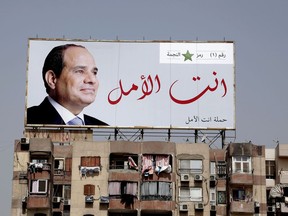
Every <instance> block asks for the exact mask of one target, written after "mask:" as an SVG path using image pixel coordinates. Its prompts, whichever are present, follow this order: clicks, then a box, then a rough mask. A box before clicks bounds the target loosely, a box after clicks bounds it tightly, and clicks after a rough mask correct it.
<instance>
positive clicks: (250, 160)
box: [11, 134, 288, 216]
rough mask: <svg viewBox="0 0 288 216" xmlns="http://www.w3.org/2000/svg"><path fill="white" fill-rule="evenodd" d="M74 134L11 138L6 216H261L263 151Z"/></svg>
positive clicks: (247, 146)
mask: <svg viewBox="0 0 288 216" xmlns="http://www.w3.org/2000/svg"><path fill="white" fill-rule="evenodd" d="M77 136H78V135H75V136H74V139H73V140H70V141H69V142H63V143H62V142H55V141H53V138H51V137H50V138H32V137H30V138H23V139H21V140H16V141H15V151H14V168H13V169H14V170H13V196H12V209H11V213H12V214H11V215H13V216H14V215H27V216H48V215H52V216H64V215H66V216H68V215H69V216H70V215H71V216H76V215H77V216H79V215H83V216H84V215H85V216H92V215H94V216H95V215H103V216H104V215H105V216H107V215H108V216H122V215H130V216H140V215H141V216H147V215H156V216H157V215H161V216H163V215H164V216H176V215H179V216H186V215H187V216H188V215H242V214H245V215H255V214H257V215H266V214H267V207H268V206H267V202H268V199H267V190H266V184H267V180H266V171H265V166H266V161H265V156H266V155H265V147H264V146H257V145H253V144H251V143H230V144H228V145H227V146H226V147H225V148H223V149H211V148H210V147H209V145H207V144H206V143H186V142H184V143H175V142H164V141H145V142H143V141H137V142H136V141H109V140H107V141H92V138H91V136H90V135H89V134H88V135H85V138H84V139H83V137H82V136H79V137H77ZM278 152H279V151H278ZM277 157H278V156H277ZM279 157H283V155H282V156H281V155H280V156H279ZM284 159H285V156H284ZM279 163H280V162H279ZM281 164H283V166H284V164H285V163H284V162H283V163H281ZM287 167H288V166H287ZM275 181H276V182H277V181H278V180H277V179H276V180H275ZM275 185H276V183H275ZM272 186H273V185H272ZM270 188H271V189H272V188H273V187H270ZM275 209H276V208H275ZM275 212H276V210H275Z"/></svg>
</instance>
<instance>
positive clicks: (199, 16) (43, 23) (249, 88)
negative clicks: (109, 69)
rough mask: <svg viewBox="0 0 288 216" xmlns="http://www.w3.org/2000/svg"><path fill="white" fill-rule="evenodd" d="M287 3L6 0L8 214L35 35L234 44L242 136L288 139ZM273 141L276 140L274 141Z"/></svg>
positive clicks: (1, 150)
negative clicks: (30, 46)
mask: <svg viewBox="0 0 288 216" xmlns="http://www.w3.org/2000/svg"><path fill="white" fill-rule="evenodd" d="M287 8H288V1H286V0H277V1H268V0H255V1H236V0H229V1H228V0H227V1H224V0H218V1H214V0H202V1H194V0H181V1H175V0H158V1H155V0H153V1H152V0H146V1H135V0H122V1H118V0H108V1H99V0H85V1H75V0H69V1H67V0H62V1H55V0H54V1H53V0H52V1H39V0H37V1H36V0H33V1H32V0H27V1H2V2H1V3H0V27H1V34H0V38H1V40H0V47H1V50H0V57H1V58H0V59H1V74H2V78H1V79H0V86H1V91H0V99H1V106H0V109H1V118H2V124H1V126H0V127H1V128H0V160H1V162H0V170H1V172H0V181H1V194H0V196H1V200H2V201H1V203H0V208H1V215H9V213H10V207H11V197H12V194H11V193H12V185H11V179H12V169H13V144H14V140H15V139H18V138H21V137H22V135H23V130H24V107H25V84H26V62H27V49H28V38H32V37H33V38H34V37H39V38H63V37H65V38H67V39H90V38H92V39H99V40H114V39H116V38H117V39H120V40H143V39H145V40H170V39H172V40H192V41H193V40H200V41H219V40H224V39H225V40H231V41H234V42H235V45H236V46H235V51H236V140H235V141H236V142H245V141H250V140H251V141H252V143H254V144H257V145H266V146H267V147H275V146H276V143H275V140H279V142H280V143H288V133H287V122H288V109H287V107H288V99H287V89H286V86H287V80H288V73H287V72H288V71H287V68H288V67H287V56H288V55H287V51H288V43H287V38H288V29H287V28H288V27H287V20H288V13H287ZM273 140H274V141H273Z"/></svg>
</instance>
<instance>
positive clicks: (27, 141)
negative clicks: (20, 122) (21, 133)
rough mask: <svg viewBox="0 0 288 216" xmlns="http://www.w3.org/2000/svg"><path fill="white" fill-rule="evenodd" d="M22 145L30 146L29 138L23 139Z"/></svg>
mask: <svg viewBox="0 0 288 216" xmlns="http://www.w3.org/2000/svg"><path fill="white" fill-rule="evenodd" d="M20 142H21V144H29V138H26V137H23V138H21V139H20Z"/></svg>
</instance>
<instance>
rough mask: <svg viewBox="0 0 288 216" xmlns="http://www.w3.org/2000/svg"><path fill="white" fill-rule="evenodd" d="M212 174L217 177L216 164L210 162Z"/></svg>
mask: <svg viewBox="0 0 288 216" xmlns="http://www.w3.org/2000/svg"><path fill="white" fill-rule="evenodd" d="M210 174H211V175H215V174H216V163H215V162H210Z"/></svg>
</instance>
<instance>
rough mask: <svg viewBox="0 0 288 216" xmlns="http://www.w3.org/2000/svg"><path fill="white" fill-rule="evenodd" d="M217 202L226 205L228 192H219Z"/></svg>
mask: <svg viewBox="0 0 288 216" xmlns="http://www.w3.org/2000/svg"><path fill="white" fill-rule="evenodd" d="M217 202H218V204H226V191H218V192H217Z"/></svg>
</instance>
